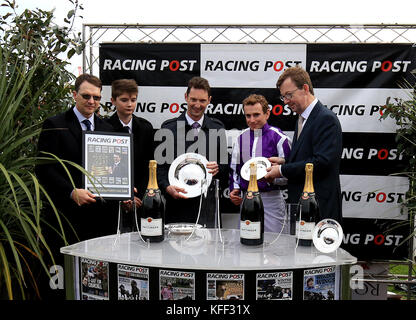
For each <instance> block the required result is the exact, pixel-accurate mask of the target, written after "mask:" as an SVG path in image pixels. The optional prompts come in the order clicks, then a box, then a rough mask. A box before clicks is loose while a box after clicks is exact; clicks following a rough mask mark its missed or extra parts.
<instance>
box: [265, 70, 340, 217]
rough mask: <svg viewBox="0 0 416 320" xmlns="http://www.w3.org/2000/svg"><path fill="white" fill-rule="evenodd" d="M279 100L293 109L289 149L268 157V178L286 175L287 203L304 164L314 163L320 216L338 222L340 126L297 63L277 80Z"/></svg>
mask: <svg viewBox="0 0 416 320" xmlns="http://www.w3.org/2000/svg"><path fill="white" fill-rule="evenodd" d="M276 86H277V88H278V89H279V90H280V93H281V99H282V101H283V102H284V103H285V104H287V105H288V106H289V107H290V109H291V110H292V111H294V112H296V113H297V114H298V115H299V116H298V122H297V124H296V127H295V133H294V137H293V143H292V150H291V152H290V156H289V158H288V159H285V160H283V159H282V158H274V159H271V160H272V162H273V164H276V165H274V166H272V167H271V168H270V169H269V173H268V174H267V175H266V177H265V178H266V179H267V180H273V179H274V178H277V177H282V176H283V177H286V178H287V179H288V193H289V197H288V203H297V202H298V201H299V198H300V195H301V193H302V190H303V186H304V183H305V164H306V163H308V162H311V163H313V165H314V171H313V183H314V188H315V194H316V198H317V200H318V203H319V207H320V218H321V219H323V218H332V219H335V220H337V221H338V222H340V223H341V220H342V198H341V187H340V180H339V167H340V161H341V154H342V129H341V125H340V122H339V120H338V118H337V116H336V115H335V114H334V113H333V112H332V111H330V110H329V109H327V108H326V107H324V106H323V105H322V103H321V102H320V101H318V99H317V98H315V96H314V91H313V87H312V82H311V79H310V77H309V75H308V73H307V72H306V71H305V70H303V69H302V68H300V67H292V68H288V69H286V70H285V71H284V72H283V73H282V75H281V76H280V77H279V80H278V81H277V84H276Z"/></svg>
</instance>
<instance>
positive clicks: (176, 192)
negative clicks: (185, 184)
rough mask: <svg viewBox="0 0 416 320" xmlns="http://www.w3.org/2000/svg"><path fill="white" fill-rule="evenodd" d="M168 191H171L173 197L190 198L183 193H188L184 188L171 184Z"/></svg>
mask: <svg viewBox="0 0 416 320" xmlns="http://www.w3.org/2000/svg"><path fill="white" fill-rule="evenodd" d="M166 192H167V193H169V194H170V196H171V197H172V198H173V199H188V197H187V196H185V195H183V194H182V193H187V192H186V191H185V189H184V188H180V187H177V186H172V185H170V186H168V187H167V188H166ZM179 192H181V193H179Z"/></svg>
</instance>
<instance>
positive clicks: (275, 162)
mask: <svg viewBox="0 0 416 320" xmlns="http://www.w3.org/2000/svg"><path fill="white" fill-rule="evenodd" d="M267 159H268V160H269V161H270V162H271V164H272V166H277V165H278V164H284V163H285V158H281V157H270V158H267Z"/></svg>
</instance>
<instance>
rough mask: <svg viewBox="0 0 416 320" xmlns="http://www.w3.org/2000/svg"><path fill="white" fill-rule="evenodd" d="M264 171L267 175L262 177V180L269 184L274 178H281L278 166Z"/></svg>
mask: <svg viewBox="0 0 416 320" xmlns="http://www.w3.org/2000/svg"><path fill="white" fill-rule="evenodd" d="M266 171H267V174H266V175H265V176H264V179H265V180H266V181H267V182H269V183H272V182H273V180H274V179H275V178H280V177H281V176H282V174H281V172H280V166H279V165H277V164H276V165H274V166H271V167H270V168H267V169H266Z"/></svg>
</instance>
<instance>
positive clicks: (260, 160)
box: [240, 157, 272, 181]
mask: <svg viewBox="0 0 416 320" xmlns="http://www.w3.org/2000/svg"><path fill="white" fill-rule="evenodd" d="M253 162H254V163H256V165H257V180H259V179H261V178H263V177H264V176H265V175H266V174H267V170H266V169H267V168H270V167H271V165H272V164H271V163H270V161H269V160H268V159H267V158H265V157H256V158H252V159H250V160H248V161H247V162H246V163H244V165H243V166H242V167H241V171H240V174H241V177H242V178H243V179H244V180H247V181H249V180H250V164H251V163H253Z"/></svg>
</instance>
